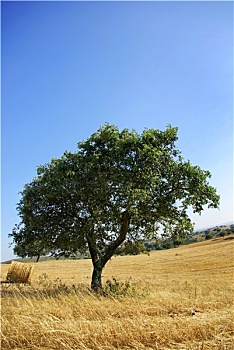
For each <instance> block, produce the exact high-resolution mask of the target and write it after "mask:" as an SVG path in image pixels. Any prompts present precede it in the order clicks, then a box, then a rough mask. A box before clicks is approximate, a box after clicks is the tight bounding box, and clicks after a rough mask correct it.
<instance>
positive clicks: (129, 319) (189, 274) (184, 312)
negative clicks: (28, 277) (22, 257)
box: [1, 234, 234, 350]
mask: <svg viewBox="0 0 234 350" xmlns="http://www.w3.org/2000/svg"><path fill="white" fill-rule="evenodd" d="M233 242H234V235H233V234H229V235H227V236H224V237H216V238H213V239H210V240H205V241H201V242H198V243H193V244H190V245H183V246H180V247H178V248H173V249H168V250H158V251H152V252H150V254H149V255H147V254H140V255H136V256H117V257H114V258H112V259H111V261H110V262H109V263H108V264H107V266H106V267H105V269H104V272H103V285H104V288H105V290H106V295H105V296H100V295H95V294H93V293H92V292H91V291H90V289H89V285H90V279H91V273H92V264H91V260H90V259H80V260H61V261H60V260H58V261H56V260H48V261H41V262H40V261H39V262H38V263H33V265H34V274H33V278H32V283H31V286H25V285H20V284H18V285H16V284H9V285H8V284H3V285H2V291H1V294H2V295H1V299H2V311H1V318H2V320H1V322H2V323H1V324H2V329H1V332H2V349H4V350H8V349H9V350H10V349H17V350H19V349H44V350H55V349H56V350H57V349H59V350H60V349H61V350H65V349H70V350H71V349H72V350H75V349H77V350H78V349H80V350H82V349H86V350H91V349H92V350H98V349H100V350H104V349H105V350H113V349H123V350H125V349H136V350H146V349H147V350H156V349H181V350H182V349H190V350H198V349H199V350H200V349H220V350H221V349H222V350H224V349H225V350H229V349H233V331H234V329H233V320H234V318H233V266H234V255H233V253H234V251H233V248H234V246H233ZM8 268H9V265H8V264H1V270H2V272H1V274H2V278H3V279H4V278H5V276H6V273H7V270H8Z"/></svg>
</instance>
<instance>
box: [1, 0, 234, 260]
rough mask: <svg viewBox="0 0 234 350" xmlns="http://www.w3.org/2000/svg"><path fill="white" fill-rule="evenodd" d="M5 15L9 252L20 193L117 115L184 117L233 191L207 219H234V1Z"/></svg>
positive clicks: (184, 147) (217, 183)
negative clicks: (54, 161) (40, 167)
mask: <svg viewBox="0 0 234 350" xmlns="http://www.w3.org/2000/svg"><path fill="white" fill-rule="evenodd" d="M1 23H2V37H1V41H2V56H1V65H2V81H1V87H2V231H1V235H2V257H1V261H5V260H7V259H10V258H12V257H13V254H12V248H8V246H9V243H10V240H9V239H8V238H7V236H8V233H9V232H11V230H12V228H13V227H14V224H15V223H18V222H19V218H18V216H17V211H16V204H17V202H18V201H19V199H20V196H19V194H18V191H21V190H22V189H23V186H24V184H25V183H27V182H30V181H31V180H32V179H33V177H34V176H35V175H36V167H37V166H38V165H40V164H44V163H47V162H49V161H50V160H51V158H52V157H60V156H61V155H62V154H63V152H64V151H65V150H68V151H75V150H76V143H77V142H78V141H80V140H82V139H86V138H87V137H89V136H90V135H91V134H92V133H93V132H95V131H96V130H97V129H98V128H99V126H100V125H101V124H104V123H105V122H109V123H111V124H115V125H117V126H119V128H120V129H123V128H129V129H132V128H134V129H136V130H137V131H138V132H142V131H143V129H144V128H145V127H146V128H157V129H162V130H163V129H165V128H166V126H167V125H168V124H172V126H178V127H179V141H178V143H177V145H178V147H179V148H180V149H181V151H182V154H183V156H184V158H185V159H190V160H191V162H192V164H193V165H199V166H200V167H201V168H202V169H205V170H210V171H211V173H212V175H213V176H212V179H211V180H210V184H211V185H213V186H214V187H216V188H217V192H218V193H219V194H220V195H221V206H220V210H214V209H209V210H208V209H205V210H204V212H203V214H202V215H201V216H199V215H193V216H192V219H193V221H194V222H195V224H196V225H195V228H202V227H205V226H210V225H217V224H221V223H224V222H229V221H232V220H233V121H232V118H233V3H232V2H225V1H224V2H222V1H220V2H189V1H182V2H74V1H72V2H1Z"/></svg>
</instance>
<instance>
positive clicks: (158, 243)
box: [2, 222, 234, 264]
mask: <svg viewBox="0 0 234 350" xmlns="http://www.w3.org/2000/svg"><path fill="white" fill-rule="evenodd" d="M233 233H234V224H233V222H232V223H231V224H223V225H219V226H211V227H207V228H203V229H199V230H196V231H194V232H193V233H192V234H190V235H188V236H187V237H186V238H185V239H184V240H183V241H181V242H178V241H177V242H175V241H172V240H171V239H160V238H159V239H157V240H151V241H147V242H143V244H144V245H145V248H146V251H151V250H163V249H171V248H176V247H178V246H180V245H187V244H191V243H196V242H202V241H206V240H209V239H212V238H218V237H224V236H227V235H230V234H233ZM140 252H142V250H141V251H139V253H140ZM136 254H138V252H137V251H135V253H134V250H133V255H136ZM123 255H125V254H123ZM87 258H90V256H89V253H87V254H85V255H79V256H77V259H87ZM62 259H65V258H60V260H62ZM48 260H55V258H54V257H51V256H42V257H40V262H42V261H48ZM12 261H20V262H25V263H30V262H36V258H16V259H11V260H8V261H4V262H2V264H11V262H12Z"/></svg>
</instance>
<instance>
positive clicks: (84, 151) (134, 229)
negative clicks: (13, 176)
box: [10, 124, 219, 290]
mask: <svg viewBox="0 0 234 350" xmlns="http://www.w3.org/2000/svg"><path fill="white" fill-rule="evenodd" d="M177 133H178V129H177V128H176V127H172V126H170V125H169V126H168V127H167V128H166V130H165V131H160V130H155V129H145V130H144V131H143V132H142V133H141V134H138V133H137V132H136V131H135V130H132V131H130V130H128V129H124V130H122V131H120V130H119V129H118V127H116V126H114V125H109V124H105V125H104V126H101V127H100V128H99V130H97V132H95V133H94V134H92V135H91V136H90V137H89V138H88V139H87V140H85V141H81V142H79V143H78V144H77V145H78V150H77V151H76V152H74V153H73V152H67V151H66V152H65V153H64V154H63V155H62V157H61V158H59V159H58V158H53V159H52V160H51V162H50V163H47V164H45V165H40V166H39V167H38V168H37V176H36V177H35V178H34V179H33V180H32V181H31V182H30V183H28V184H26V185H25V186H24V189H23V191H22V192H21V199H20V201H19V203H18V205H17V210H18V213H19V217H20V219H21V221H20V223H19V224H18V225H16V226H15V228H14V229H13V231H12V233H11V234H10V236H11V237H12V238H13V242H14V244H15V249H17V248H16V247H17V246H20V247H21V248H22V247H24V246H25V251H27V249H29V248H27V247H29V246H31V247H33V245H35V244H36V246H39V247H40V249H42V250H43V249H46V251H48V252H50V253H51V254H54V255H55V256H65V257H66V256H70V255H76V254H77V252H84V251H87V249H89V251H90V255H91V258H92V263H93V267H94V268H93V275H92V283H91V286H92V288H93V289H94V290H99V289H100V288H101V287H102V284H101V274H102V270H103V268H104V266H105V264H106V263H107V261H108V260H109V259H110V258H111V257H112V256H113V254H114V253H115V251H116V250H117V248H118V247H119V246H120V245H121V244H122V243H123V242H124V241H132V242H136V241H138V240H142V239H146V238H152V237H155V235H156V234H157V233H158V232H160V230H163V232H164V233H165V234H168V235H169V236H171V237H172V238H175V239H176V240H178V239H180V237H181V238H182V237H184V236H185V235H186V234H187V233H190V232H191V231H192V229H193V225H192V223H191V220H190V218H189V217H188V214H187V209H188V208H189V207H192V209H193V211H194V212H197V213H201V211H202V210H203V208H204V206H205V205H208V207H211V208H217V207H218V205H219V196H218V195H217V193H216V190H215V188H213V187H212V186H210V185H209V183H208V179H209V178H210V177H211V174H210V172H209V171H206V170H202V169H201V168H200V167H199V166H193V165H192V164H191V163H190V161H185V160H184V159H183V157H182V155H181V152H180V151H179V150H178V149H177V148H176V146H175V142H176V141H177V139H178V136H177Z"/></svg>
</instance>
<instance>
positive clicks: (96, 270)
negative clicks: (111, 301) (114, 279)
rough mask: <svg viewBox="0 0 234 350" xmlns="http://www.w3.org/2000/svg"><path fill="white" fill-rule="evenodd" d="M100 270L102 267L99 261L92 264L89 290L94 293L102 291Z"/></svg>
mask: <svg viewBox="0 0 234 350" xmlns="http://www.w3.org/2000/svg"><path fill="white" fill-rule="evenodd" d="M102 270H103V266H102V265H101V263H100V261H97V262H96V263H95V264H93V274H92V282H91V288H92V290H93V291H94V292H96V293H99V292H100V291H101V290H102Z"/></svg>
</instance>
